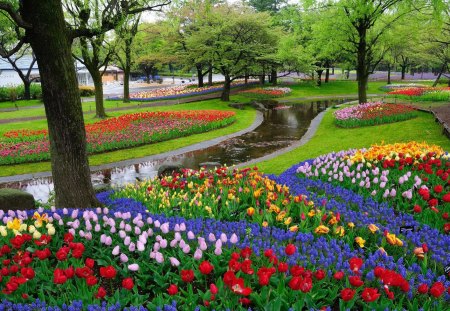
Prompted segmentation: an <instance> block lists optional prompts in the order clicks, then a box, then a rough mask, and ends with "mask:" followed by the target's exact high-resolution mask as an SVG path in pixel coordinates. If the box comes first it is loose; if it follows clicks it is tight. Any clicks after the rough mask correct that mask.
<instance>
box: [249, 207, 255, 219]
mask: <svg viewBox="0 0 450 311" xmlns="http://www.w3.org/2000/svg"><path fill="white" fill-rule="evenodd" d="M254 213H255V209H254V208H253V207H249V208H247V215H248V216H250V217H252V216H253V214H254Z"/></svg>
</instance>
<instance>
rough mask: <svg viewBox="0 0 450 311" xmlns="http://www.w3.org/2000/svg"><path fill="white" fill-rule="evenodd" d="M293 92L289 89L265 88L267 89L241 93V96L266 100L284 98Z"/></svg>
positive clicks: (254, 89) (255, 89)
mask: <svg viewBox="0 0 450 311" xmlns="http://www.w3.org/2000/svg"><path fill="white" fill-rule="evenodd" d="M291 92H292V90H291V89H290V88H289V87H265V88H253V89H250V90H245V91H242V92H239V94H242V95H245V96H248V97H252V98H257V99H265V98H276V97H283V96H286V95H287V94H289V93H291Z"/></svg>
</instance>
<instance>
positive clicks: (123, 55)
mask: <svg viewBox="0 0 450 311" xmlns="http://www.w3.org/2000/svg"><path fill="white" fill-rule="evenodd" d="M140 19H141V15H136V16H131V17H129V18H128V19H127V20H126V21H125V22H124V23H123V24H122V25H121V26H120V27H119V28H118V29H116V34H117V36H118V37H119V40H120V43H119V44H118V46H117V49H116V52H115V57H116V59H117V61H118V62H119V64H120V66H121V67H122V69H123V102H124V103H128V102H130V73H131V66H132V65H133V53H132V46H133V42H134V39H135V36H136V34H137V32H138V27H139V21H140Z"/></svg>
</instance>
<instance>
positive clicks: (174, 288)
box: [167, 284, 178, 296]
mask: <svg viewBox="0 0 450 311" xmlns="http://www.w3.org/2000/svg"><path fill="white" fill-rule="evenodd" d="M167 292H168V293H169V295H170V296H173V295H176V294H177V293H178V287H177V286H176V285H175V284H170V285H169V288H168V289H167Z"/></svg>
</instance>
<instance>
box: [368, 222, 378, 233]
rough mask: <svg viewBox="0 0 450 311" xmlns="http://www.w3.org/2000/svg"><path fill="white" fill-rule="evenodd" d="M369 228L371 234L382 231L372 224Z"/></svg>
mask: <svg viewBox="0 0 450 311" xmlns="http://www.w3.org/2000/svg"><path fill="white" fill-rule="evenodd" d="M368 228H369V230H370V232H372V233H375V232H377V231H378V230H380V228H378V227H377V226H375V225H374V224H370V225H369V226H368Z"/></svg>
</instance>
